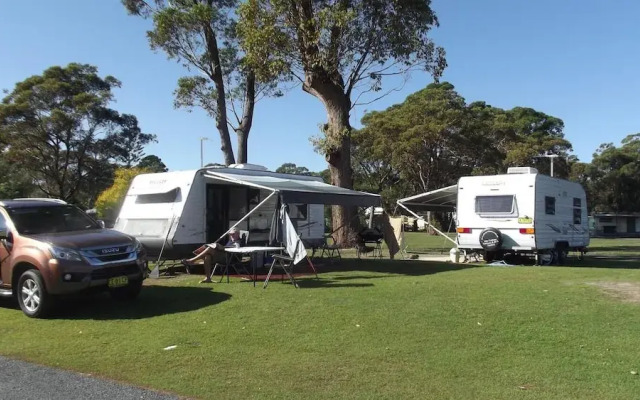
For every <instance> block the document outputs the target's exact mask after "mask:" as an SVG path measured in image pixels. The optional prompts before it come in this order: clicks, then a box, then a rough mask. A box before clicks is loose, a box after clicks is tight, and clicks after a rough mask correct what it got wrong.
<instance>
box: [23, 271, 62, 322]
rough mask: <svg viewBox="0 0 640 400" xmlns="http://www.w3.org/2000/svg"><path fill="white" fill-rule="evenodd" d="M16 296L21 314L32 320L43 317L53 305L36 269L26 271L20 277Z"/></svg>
mask: <svg viewBox="0 0 640 400" xmlns="http://www.w3.org/2000/svg"><path fill="white" fill-rule="evenodd" d="M16 296H17V298H18V304H20V308H21V309H22V312H24V313H25V314H26V315H27V316H28V317H32V318H41V317H44V316H45V315H46V314H47V313H48V311H49V309H50V308H51V304H52V303H53V299H52V298H51V296H50V295H49V293H47V289H46V288H45V286H44V281H43V280H42V275H41V274H40V271H38V270H36V269H30V270H27V271H25V272H23V273H22V275H20V278H18V287H17V288H16Z"/></svg>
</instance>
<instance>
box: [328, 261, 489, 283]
mask: <svg viewBox="0 0 640 400" xmlns="http://www.w3.org/2000/svg"><path fill="white" fill-rule="evenodd" d="M477 267H480V265H474V264H452V263H446V262H439V261H418V260H385V259H382V260H375V259H374V260H359V259H355V258H353V259H352V258H343V259H342V261H340V262H338V263H335V264H316V269H317V270H318V272H319V273H325V272H347V271H349V272H353V271H362V272H376V273H382V274H398V275H409V276H421V275H431V274H437V273H440V272H450V271H460V270H464V269H469V268H477ZM371 278H375V276H371ZM336 279H339V278H336ZM346 279H363V277H350V278H349V277H347V278H346Z"/></svg>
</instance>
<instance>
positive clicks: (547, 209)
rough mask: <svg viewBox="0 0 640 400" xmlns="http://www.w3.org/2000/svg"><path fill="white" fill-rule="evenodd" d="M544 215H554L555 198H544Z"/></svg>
mask: <svg viewBox="0 0 640 400" xmlns="http://www.w3.org/2000/svg"><path fill="white" fill-rule="evenodd" d="M544 213H545V214H547V215H556V198H555V197H551V196H545V197H544Z"/></svg>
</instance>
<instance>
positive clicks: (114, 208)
mask: <svg viewBox="0 0 640 400" xmlns="http://www.w3.org/2000/svg"><path fill="white" fill-rule="evenodd" d="M146 172H150V171H147V170H146V169H144V168H118V169H117V170H116V171H115V178H114V180H113V184H112V185H111V186H110V187H108V188H107V189H105V190H104V191H103V192H102V193H100V195H99V196H98V199H97V200H96V204H95V208H96V210H97V211H98V217H100V218H102V219H104V220H105V221H110V222H111V221H115V219H116V218H117V217H118V213H119V212H120V207H122V202H123V201H124V198H125V196H126V194H127V190H129V185H131V181H132V180H133V178H135V177H136V176H137V175H140V174H143V173H146Z"/></svg>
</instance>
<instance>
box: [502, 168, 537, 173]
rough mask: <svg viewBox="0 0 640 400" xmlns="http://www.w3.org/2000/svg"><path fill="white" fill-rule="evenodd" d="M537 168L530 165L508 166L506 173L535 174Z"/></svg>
mask: <svg viewBox="0 0 640 400" xmlns="http://www.w3.org/2000/svg"><path fill="white" fill-rule="evenodd" d="M537 173H538V170H537V169H535V168H532V167H510V168H508V169H507V174H537Z"/></svg>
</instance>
